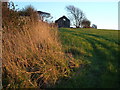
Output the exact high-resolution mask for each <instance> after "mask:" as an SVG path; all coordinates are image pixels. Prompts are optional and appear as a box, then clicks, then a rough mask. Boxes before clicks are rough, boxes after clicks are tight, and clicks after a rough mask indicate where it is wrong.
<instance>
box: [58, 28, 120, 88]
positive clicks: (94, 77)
mask: <svg viewBox="0 0 120 90" xmlns="http://www.w3.org/2000/svg"><path fill="white" fill-rule="evenodd" d="M59 31H60V37H61V41H62V44H63V48H64V49H63V50H64V52H65V53H67V54H71V55H72V56H73V57H74V58H75V59H76V61H78V62H80V61H82V62H84V63H85V65H81V66H80V68H78V69H76V70H75V72H73V73H72V77H71V78H69V79H66V80H62V81H61V83H60V84H58V85H57V86H56V87H59V88H60V87H64V88H75V87H77V88H87V87H106V88H107V87H109V88H112V87H119V85H118V82H119V78H118V71H119V68H118V67H119V66H118V65H119V64H120V63H119V62H118V54H119V52H120V50H119V49H118V47H119V45H120V40H118V31H114V30H97V29H69V28H68V29H67V28H61V29H59Z"/></svg>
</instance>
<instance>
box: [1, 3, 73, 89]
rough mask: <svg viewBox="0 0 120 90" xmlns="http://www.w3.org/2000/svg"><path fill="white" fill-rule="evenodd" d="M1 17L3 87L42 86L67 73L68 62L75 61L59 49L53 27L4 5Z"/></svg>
mask: <svg viewBox="0 0 120 90" xmlns="http://www.w3.org/2000/svg"><path fill="white" fill-rule="evenodd" d="M13 6H14V5H13ZM26 10H27V9H26ZM32 10H33V9H32ZM32 12H33V13H34V12H35V11H34V10H33V11H32ZM35 14H36V13H34V15H35ZM34 15H33V16H34ZM2 18H3V39H2V42H3V61H2V62H3V69H2V70H3V73H2V74H3V76H2V77H3V87H5V88H32V87H35V88H44V87H49V86H50V85H54V84H55V83H56V81H57V80H58V79H59V78H60V77H68V76H69V73H70V68H69V66H70V65H69V62H70V61H71V62H73V63H75V62H74V59H73V58H68V57H66V55H65V54H64V52H63V51H62V45H61V43H60V42H59V39H58V31H57V27H55V26H54V27H53V26H51V25H49V24H48V23H45V22H39V21H38V20H37V19H34V18H36V17H30V16H29V17H21V16H19V13H18V12H17V11H15V10H12V9H9V8H6V7H3V17H2ZM73 63H72V64H73ZM74 66H75V65H74Z"/></svg>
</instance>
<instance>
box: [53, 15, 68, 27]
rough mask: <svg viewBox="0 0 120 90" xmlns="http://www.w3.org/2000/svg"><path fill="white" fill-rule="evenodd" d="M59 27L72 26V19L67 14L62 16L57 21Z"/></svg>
mask: <svg viewBox="0 0 120 90" xmlns="http://www.w3.org/2000/svg"><path fill="white" fill-rule="evenodd" d="M55 23H56V24H57V25H58V27H59V28H61V27H64V28H70V20H69V19H68V18H67V17H66V16H62V17H60V18H59V19H58V20H56V21H55Z"/></svg>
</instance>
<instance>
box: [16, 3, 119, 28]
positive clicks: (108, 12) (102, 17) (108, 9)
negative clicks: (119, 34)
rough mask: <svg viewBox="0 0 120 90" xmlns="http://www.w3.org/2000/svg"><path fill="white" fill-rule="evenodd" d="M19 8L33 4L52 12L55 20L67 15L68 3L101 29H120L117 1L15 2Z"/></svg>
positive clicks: (37, 7)
mask: <svg viewBox="0 0 120 90" xmlns="http://www.w3.org/2000/svg"><path fill="white" fill-rule="evenodd" d="M14 3H15V4H17V5H18V7H17V8H20V9H22V8H24V7H25V6H27V5H32V6H33V7H34V8H35V9H36V10H41V11H45V12H48V13H51V15H52V16H53V20H56V19H58V18H59V17H61V16H63V15H65V16H68V14H67V11H66V9H65V7H66V6H68V5H74V6H75V7H78V8H80V9H81V10H82V11H83V12H84V13H85V15H86V17H87V18H88V19H89V20H90V21H91V24H96V25H97V26H98V28H99V29H118V3H117V2H14Z"/></svg>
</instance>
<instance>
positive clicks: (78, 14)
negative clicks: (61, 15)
mask: <svg viewBox="0 0 120 90" xmlns="http://www.w3.org/2000/svg"><path fill="white" fill-rule="evenodd" d="M66 9H67V11H68V15H69V18H70V19H71V21H72V24H73V25H75V26H76V28H79V27H81V22H82V20H84V19H85V14H84V13H83V11H82V10H80V9H79V8H77V7H75V6H73V5H69V6H66Z"/></svg>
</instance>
